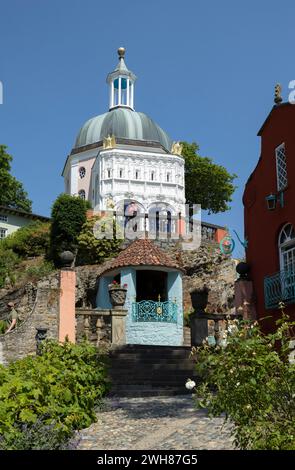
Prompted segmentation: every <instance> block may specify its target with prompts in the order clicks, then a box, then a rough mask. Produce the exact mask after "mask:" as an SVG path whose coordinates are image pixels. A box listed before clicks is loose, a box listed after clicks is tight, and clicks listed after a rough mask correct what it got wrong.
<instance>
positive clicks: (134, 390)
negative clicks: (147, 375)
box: [109, 385, 191, 397]
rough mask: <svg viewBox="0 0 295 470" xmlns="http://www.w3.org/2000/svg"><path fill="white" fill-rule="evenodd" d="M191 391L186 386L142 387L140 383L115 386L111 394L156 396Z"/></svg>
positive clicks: (181, 393) (184, 393)
mask: <svg viewBox="0 0 295 470" xmlns="http://www.w3.org/2000/svg"><path fill="white" fill-rule="evenodd" d="M189 393H191V391H188V390H187V389H186V388H185V387H147V388H145V387H142V386H140V385H137V386H133V387H120V388H117V387H116V388H113V389H112V391H111V392H110V394H109V396H111V397H112V396H113V397H115V396H120V397H156V396H158V397H159V396H163V397H169V396H175V395H186V394H189Z"/></svg>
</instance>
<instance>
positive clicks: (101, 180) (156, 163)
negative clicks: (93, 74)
mask: <svg viewBox="0 0 295 470" xmlns="http://www.w3.org/2000/svg"><path fill="white" fill-rule="evenodd" d="M118 53H119V64H118V66H117V67H116V69H115V70H114V72H112V73H110V74H109V75H108V77H107V83H108V84H109V87H110V104H109V111H108V112H107V113H105V114H102V115H99V116H96V117H94V118H92V119H90V120H89V121H87V122H86V123H85V124H84V126H83V127H82V128H81V130H80V132H79V134H78V137H77V140H76V143H75V146H74V148H73V149H72V151H71V154H70V155H69V156H68V158H67V161H66V164H65V167H64V170H63V177H64V181H65V192H66V193H68V194H72V195H77V196H79V197H82V198H85V199H88V200H89V201H90V203H91V205H92V207H93V209H95V210H98V211H101V210H106V209H109V208H110V207H113V208H114V209H116V208H118V207H119V206H120V207H122V201H127V202H128V203H132V204H136V208H137V209H136V210H137V212H141V213H145V214H148V213H149V212H150V211H151V210H157V211H159V210H160V211H161V210H163V209H164V208H165V207H166V208H168V207H169V209H167V210H168V211H169V212H170V214H171V215H174V216H176V215H179V214H180V213H181V214H184V204H185V188H184V159H183V157H182V156H181V145H180V144H179V143H172V142H171V140H170V138H169V137H168V135H167V134H166V132H164V131H163V130H162V129H161V128H160V127H159V126H158V125H157V124H156V123H155V122H154V121H152V119H150V118H149V117H148V116H147V115H146V114H144V113H139V112H136V111H135V110H134V83H135V80H136V77H135V75H134V74H133V73H132V72H130V71H129V70H128V69H127V67H126V65H125V62H124V54H125V50H124V49H123V48H120V49H119V50H118ZM125 206H126V203H125Z"/></svg>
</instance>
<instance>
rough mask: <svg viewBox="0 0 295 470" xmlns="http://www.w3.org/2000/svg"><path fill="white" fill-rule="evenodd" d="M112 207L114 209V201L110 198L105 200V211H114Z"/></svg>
mask: <svg viewBox="0 0 295 470" xmlns="http://www.w3.org/2000/svg"><path fill="white" fill-rule="evenodd" d="M114 207H115V203H114V200H113V199H112V198H111V197H110V198H109V199H108V200H107V209H114Z"/></svg>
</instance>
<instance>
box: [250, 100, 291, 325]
mask: <svg viewBox="0 0 295 470" xmlns="http://www.w3.org/2000/svg"><path fill="white" fill-rule="evenodd" d="M260 135H261V157H260V159H259V162H258V164H257V166H256V168H255V170H254V172H253V173H252V175H251V176H250V178H249V180H248V182H247V184H246V187H245V191H244V197H243V203H244V217H245V237H246V238H247V239H248V249H247V251H246V257H247V262H248V263H250V265H251V277H252V279H253V282H254V289H255V293H256V298H257V312H258V317H259V318H262V317H265V316H267V315H271V316H272V319H273V320H275V319H276V318H278V316H279V314H280V312H279V311H278V310H270V309H267V310H266V309H265V306H264V290H263V281H264V277H265V276H267V275H271V274H274V273H276V272H277V271H279V270H280V265H279V250H278V234H279V232H280V230H281V228H282V227H283V225H284V224H285V223H288V222H289V223H292V224H293V225H294V226H295V106H294V105H291V104H289V103H284V104H281V105H279V106H275V107H274V108H273V110H272V111H271V113H270V115H269V116H268V118H267V120H266V122H265V124H264V126H263V127H262V129H261V131H260ZM283 142H284V143H285V149H286V161H287V172H288V187H287V188H286V190H285V192H284V207H283V208H282V207H281V206H280V204H279V203H277V207H276V209H275V210H274V211H269V210H268V209H267V205H266V200H265V197H266V196H268V195H269V194H271V193H272V194H276V193H277V179H276V159H275V149H276V147H278V146H279V145H280V144H282V143H283ZM294 312H295V304H293V305H291V306H289V307H288V308H287V313H289V314H291V315H292V316H293V315H294ZM294 318H295V315H294ZM264 323H265V325H266V329H267V330H268V329H269V328H270V327H271V324H273V321H266V322H264Z"/></svg>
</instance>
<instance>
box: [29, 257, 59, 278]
mask: <svg viewBox="0 0 295 470" xmlns="http://www.w3.org/2000/svg"><path fill="white" fill-rule="evenodd" d="M53 271H54V265H53V263H52V262H51V261H44V260H42V261H41V263H39V264H37V265H35V266H30V267H28V268H27V269H26V271H25V274H26V278H27V279H28V280H30V281H37V280H38V279H40V278H42V277H45V276H48V275H49V274H50V273H52V272H53Z"/></svg>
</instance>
